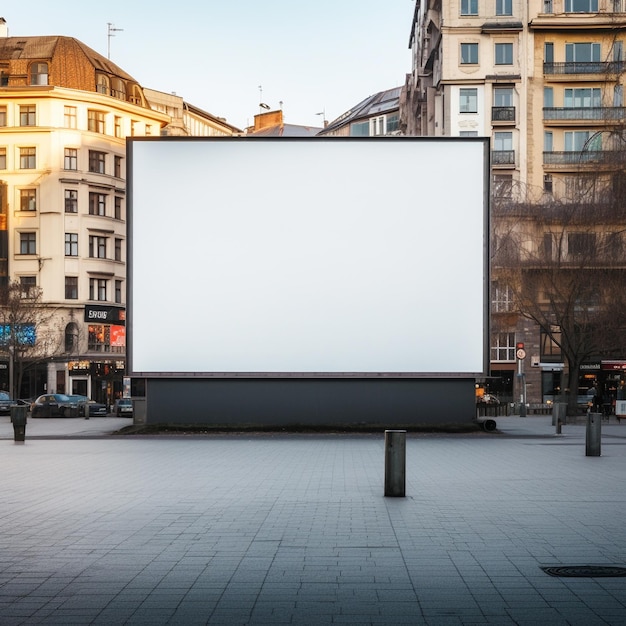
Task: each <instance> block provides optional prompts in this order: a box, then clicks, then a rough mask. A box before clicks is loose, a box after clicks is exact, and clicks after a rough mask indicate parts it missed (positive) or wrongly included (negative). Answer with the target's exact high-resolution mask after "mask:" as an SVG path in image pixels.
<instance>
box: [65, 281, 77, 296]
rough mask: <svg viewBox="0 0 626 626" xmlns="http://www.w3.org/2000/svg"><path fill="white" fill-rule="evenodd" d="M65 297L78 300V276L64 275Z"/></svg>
mask: <svg viewBox="0 0 626 626" xmlns="http://www.w3.org/2000/svg"><path fill="white" fill-rule="evenodd" d="M65 299H66V300H78V276H66V277H65Z"/></svg>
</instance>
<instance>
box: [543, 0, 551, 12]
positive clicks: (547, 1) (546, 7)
mask: <svg viewBox="0 0 626 626" xmlns="http://www.w3.org/2000/svg"><path fill="white" fill-rule="evenodd" d="M543 12H544V13H552V12H553V9H552V0H543Z"/></svg>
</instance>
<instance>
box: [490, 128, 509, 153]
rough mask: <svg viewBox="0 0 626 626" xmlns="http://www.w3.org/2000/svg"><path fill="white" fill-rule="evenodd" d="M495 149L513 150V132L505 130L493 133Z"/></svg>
mask: <svg viewBox="0 0 626 626" xmlns="http://www.w3.org/2000/svg"><path fill="white" fill-rule="evenodd" d="M493 149H494V150H513V133H511V132H503V133H494V134H493Z"/></svg>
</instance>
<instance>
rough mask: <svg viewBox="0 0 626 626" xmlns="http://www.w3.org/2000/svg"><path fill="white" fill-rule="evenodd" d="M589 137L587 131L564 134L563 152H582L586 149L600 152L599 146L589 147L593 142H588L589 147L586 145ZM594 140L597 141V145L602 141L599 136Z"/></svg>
mask: <svg viewBox="0 0 626 626" xmlns="http://www.w3.org/2000/svg"><path fill="white" fill-rule="evenodd" d="M589 137H590V133H589V131H588V130H574V131H567V132H566V133H565V152H582V151H583V150H584V149H587V148H588V149H590V150H600V149H601V147H600V145H596V146H592V145H591V144H592V143H595V142H589V145H587V142H588V141H589ZM596 139H597V140H598V142H597V143H598V144H601V141H602V139H601V137H600V136H599V135H598V137H596Z"/></svg>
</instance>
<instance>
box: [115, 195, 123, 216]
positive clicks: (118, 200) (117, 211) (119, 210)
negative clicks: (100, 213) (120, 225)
mask: <svg viewBox="0 0 626 626" xmlns="http://www.w3.org/2000/svg"><path fill="white" fill-rule="evenodd" d="M115 219H116V220H121V219H122V199H121V198H120V197H119V196H115Z"/></svg>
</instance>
